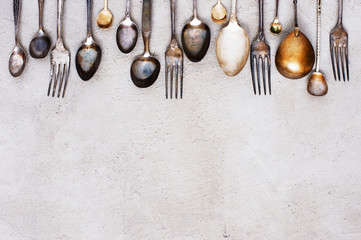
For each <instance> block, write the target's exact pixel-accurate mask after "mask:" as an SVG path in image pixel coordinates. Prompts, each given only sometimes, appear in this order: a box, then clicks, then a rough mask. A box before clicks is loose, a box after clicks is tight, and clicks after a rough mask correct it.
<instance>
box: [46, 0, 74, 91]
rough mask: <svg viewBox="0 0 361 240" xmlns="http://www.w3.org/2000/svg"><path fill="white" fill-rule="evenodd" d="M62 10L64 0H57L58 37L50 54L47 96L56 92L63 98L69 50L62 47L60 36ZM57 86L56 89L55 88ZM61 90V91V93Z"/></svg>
mask: <svg viewBox="0 0 361 240" xmlns="http://www.w3.org/2000/svg"><path fill="white" fill-rule="evenodd" d="M63 10H64V0H58V14H57V15H58V22H57V34H58V39H57V41H56V43H55V47H54V48H53V50H52V51H51V54H50V82H49V88H48V96H50V95H51V96H52V97H55V96H56V95H55V94H56V92H57V97H58V98H59V97H60V95H62V97H63V98H64V96H65V91H66V87H67V85H68V78H69V70H70V69H69V67H70V52H69V51H68V50H67V49H66V48H65V47H64V42H63V38H62V19H63ZM58 81H59V84H58ZM57 87H58V90H56V88H57ZM62 91H63V93H62V94H61V92H62ZM51 92H52V93H51Z"/></svg>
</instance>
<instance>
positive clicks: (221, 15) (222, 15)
mask: <svg viewBox="0 0 361 240" xmlns="http://www.w3.org/2000/svg"><path fill="white" fill-rule="evenodd" d="M211 17H212V20H213V22H216V23H223V22H225V21H226V20H227V10H226V8H225V7H224V6H223V4H222V3H221V0H218V2H217V4H216V5H214V7H213V8H212V12H211Z"/></svg>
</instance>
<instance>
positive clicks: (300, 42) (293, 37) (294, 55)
mask: <svg viewBox="0 0 361 240" xmlns="http://www.w3.org/2000/svg"><path fill="white" fill-rule="evenodd" d="M293 3H294V14H295V29H294V30H293V31H292V32H291V33H290V34H288V36H287V37H286V38H285V39H284V40H283V42H282V43H281V45H280V46H279V47H278V50H277V53H276V67H277V69H278V71H279V72H280V73H281V74H282V75H283V76H284V77H286V78H290V79H299V78H303V77H305V76H306V75H307V74H309V73H310V71H311V70H312V67H313V65H314V63H315V52H314V50H313V47H312V44H311V43H310V41H309V40H308V38H307V37H306V36H305V35H304V34H303V33H302V32H301V31H300V30H299V28H298V22H297V0H293Z"/></svg>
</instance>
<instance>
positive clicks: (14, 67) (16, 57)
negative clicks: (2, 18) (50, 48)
mask: <svg viewBox="0 0 361 240" xmlns="http://www.w3.org/2000/svg"><path fill="white" fill-rule="evenodd" d="M13 7H14V24H15V47H14V49H13V51H12V53H11V56H10V59H9V71H10V73H11V75H12V76H13V77H18V76H20V75H21V73H22V72H23V71H24V68H25V65H26V59H27V57H26V52H25V51H24V49H23V48H22V47H21V45H20V41H19V22H20V11H21V0H14V2H13Z"/></svg>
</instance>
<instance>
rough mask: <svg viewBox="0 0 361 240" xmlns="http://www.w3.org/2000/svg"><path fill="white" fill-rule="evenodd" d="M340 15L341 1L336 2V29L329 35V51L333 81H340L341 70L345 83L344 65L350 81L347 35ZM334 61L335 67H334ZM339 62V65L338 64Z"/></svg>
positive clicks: (341, 9) (341, 10)
mask: <svg viewBox="0 0 361 240" xmlns="http://www.w3.org/2000/svg"><path fill="white" fill-rule="evenodd" d="M342 15H343V0H339V1H338V21H337V24H336V27H335V28H334V29H333V30H332V31H331V33H330V50H331V61H332V70H333V76H334V77H335V80H336V81H337V76H338V80H339V81H341V70H340V68H341V69H342V76H343V81H344V82H346V77H345V65H346V74H347V81H349V79H350V75H349V62H348V33H347V32H346V31H345V29H344V28H343V26H342ZM335 59H336V67H335ZM340 62H341V64H340ZM340 65H341V66H340ZM336 69H337V76H336Z"/></svg>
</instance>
